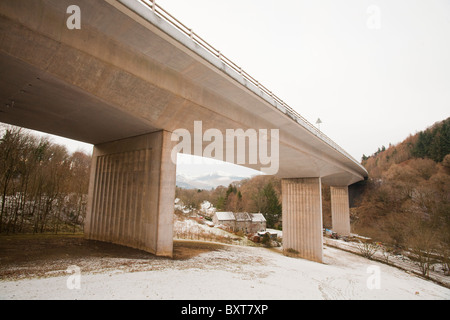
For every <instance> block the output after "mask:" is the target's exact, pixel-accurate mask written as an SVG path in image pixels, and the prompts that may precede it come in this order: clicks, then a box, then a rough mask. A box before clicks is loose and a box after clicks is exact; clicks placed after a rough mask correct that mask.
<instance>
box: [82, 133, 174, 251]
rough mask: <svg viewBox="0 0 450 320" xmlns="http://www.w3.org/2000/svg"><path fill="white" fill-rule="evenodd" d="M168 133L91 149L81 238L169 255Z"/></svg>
mask: <svg viewBox="0 0 450 320" xmlns="http://www.w3.org/2000/svg"><path fill="white" fill-rule="evenodd" d="M172 144H173V143H172V142H171V140H170V133H168V132H166V131H159V132H155V133H151V134H146V135H143V136H138V137H133V138H129V139H124V140H119V141H114V142H109V143H104V144H101V145H96V146H95V147H94V153H93V159H92V169H91V180H90V185H89V198H88V211H87V218H86V220H87V221H86V224H85V235H86V237H87V238H88V239H92V240H99V241H105V242H112V243H116V244H121V245H125V246H129V247H133V248H137V249H141V250H145V251H148V252H151V253H154V254H156V255H160V256H172V253H173V210H174V198H175V183H176V182H175V179H176V164H175V163H173V162H172V159H171V151H172Z"/></svg>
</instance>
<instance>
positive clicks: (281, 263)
mask: <svg viewBox="0 0 450 320" xmlns="http://www.w3.org/2000/svg"><path fill="white" fill-rule="evenodd" d="M14 241H16V240H15V239H14V237H13V238H10V240H8V239H6V238H5V237H2V238H0V262H1V267H0V279H1V280H0V299H2V300H13V299H26V300H29V299H64V300H73V299H79V300H89V299H156V300H260V299H261V300H306V299H307V300H310V299H313V300H323V299H325V300H344V299H357V300H367V299H370V300H374V299H377V300H378V299H380V300H381V299H382V300H391V299H394V300H397V299H402V300H425V299H436V300H449V299H450V289H448V288H445V287H443V286H440V285H438V284H435V283H433V282H431V281H428V280H424V279H421V278H419V277H417V276H415V275H413V274H409V273H407V272H405V271H402V270H399V269H397V268H394V267H391V266H388V265H385V264H382V263H379V262H374V261H370V260H367V259H365V258H363V257H361V256H358V255H355V254H352V253H349V252H345V251H342V250H339V249H336V248H332V247H328V246H325V247H324V248H325V249H324V263H322V264H320V263H314V262H310V261H306V260H303V259H295V258H289V257H286V256H284V255H282V254H281V251H280V250H279V249H267V248H262V247H241V246H231V245H223V244H213V243H203V242H195V241H176V242H175V256H174V258H173V259H166V258H158V257H154V256H152V255H150V254H147V253H143V252H140V251H137V250H133V249H128V248H124V247H120V246H115V245H112V244H103V243H98V242H91V241H86V240H84V239H82V238H81V237H75V238H71V237H68V238H67V239H65V240H64V241H66V243H65V244H64V246H62V245H61V246H59V247H58V246H57V245H55V246H53V248H49V249H48V250H47V251H45V252H46V253H45V254H44V253H42V252H41V254H39V250H38V251H36V250H37V249H38V247H39V245H42V246H45V245H46V246H48V244H49V243H51V241H53V240H52V239H50V240H45V239H44V240H42V241H41V242H40V244H39V243H38V244H36V247H35V248H32V246H31V242H30V244H28V245H27V247H29V248H30V250H28V254H27V250H26V248H25V247H24V248H23V250H22V252H21V253H19V254H17V255H16V258H15V259H14V260H13V259H12V256H13V252H12V249H11V246H10V244H11V242H14ZM27 241H31V240H27ZM25 242H26V241H25ZM30 246H31V247H30ZM8 248H9V249H8ZM58 248H59V250H58ZM64 250H66V251H64ZM41 251H42V250H41ZM64 252H66V253H64ZM72 265H75V266H78V267H79V269H78V270H79V271H80V273H79V276H80V277H79V279H80V282H79V285H80V286H79V289H77V288H73V284H76V281H75V282H74V281H73V280H74V276H76V275H77V274H70V273H68V272H67V268H68V267H70V266H72ZM377 280H379V282H377ZM71 288H72V289H71Z"/></svg>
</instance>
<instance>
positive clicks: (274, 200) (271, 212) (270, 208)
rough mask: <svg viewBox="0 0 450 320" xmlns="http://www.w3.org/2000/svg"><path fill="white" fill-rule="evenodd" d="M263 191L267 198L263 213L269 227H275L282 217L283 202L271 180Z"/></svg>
mask: <svg viewBox="0 0 450 320" xmlns="http://www.w3.org/2000/svg"><path fill="white" fill-rule="evenodd" d="M261 192H262V194H263V196H264V198H265V200H266V201H265V205H264V207H263V208H262V210H261V211H262V212H261V213H262V214H263V215H264V217H265V218H266V220H267V227H269V228H273V227H275V224H276V223H277V222H278V220H279V218H280V217H281V212H282V210H281V204H280V202H279V201H278V195H277V193H276V192H275V189H274V187H273V185H272V183H271V182H269V183H268V184H267V185H266V186H265V187H264V188H263V189H262V190H261Z"/></svg>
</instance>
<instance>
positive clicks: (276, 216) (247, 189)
mask: <svg viewBox="0 0 450 320" xmlns="http://www.w3.org/2000/svg"><path fill="white" fill-rule="evenodd" d="M176 197H177V198H179V199H180V200H181V201H182V202H183V204H184V205H185V206H187V207H189V208H191V209H200V205H201V203H202V202H203V201H209V202H210V203H212V204H213V205H214V207H215V208H216V209H217V210H218V211H232V212H251V213H257V212H260V213H262V214H263V215H264V216H265V218H266V220H267V226H268V227H270V228H278V227H281V223H280V222H281V199H280V197H281V181H280V179H277V178H275V177H273V176H256V177H253V178H251V179H245V180H242V181H239V182H235V183H232V184H230V185H229V186H228V188H227V187H222V186H219V187H217V188H215V189H212V190H189V189H182V188H177V192H176Z"/></svg>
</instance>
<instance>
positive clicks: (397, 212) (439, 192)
mask: <svg viewBox="0 0 450 320" xmlns="http://www.w3.org/2000/svg"><path fill="white" fill-rule="evenodd" d="M362 163H363V165H364V166H365V167H366V168H367V170H368V171H369V180H368V181H366V182H365V188H364V189H365V191H364V193H363V195H362V197H361V198H360V201H359V203H358V205H357V208H355V209H353V211H352V213H353V215H352V228H353V231H354V232H356V233H359V234H362V235H366V236H369V237H372V238H373V239H375V240H377V241H382V242H384V243H387V244H390V245H392V246H393V247H394V248H397V249H398V250H401V249H402V248H409V249H412V250H413V252H416V254H417V259H419V261H418V262H419V263H421V264H423V267H424V268H425V269H424V272H425V273H426V268H427V267H429V266H430V265H432V263H433V262H434V261H435V260H436V259H438V260H441V261H442V263H443V264H445V265H446V268H447V270H448V263H449V255H450V118H448V119H446V120H444V121H442V122H438V123H436V124H434V125H433V126H432V127H430V128H428V129H427V130H425V131H422V132H419V133H417V134H415V135H411V136H409V137H408V138H407V139H405V140H404V141H403V142H401V143H399V144H397V145H395V146H393V145H391V146H389V148H387V149H386V148H385V147H382V148H381V149H379V150H378V151H377V152H376V153H374V154H373V155H372V156H370V157H363V162H362ZM397 249H396V250H397ZM420 259H423V260H420Z"/></svg>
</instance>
